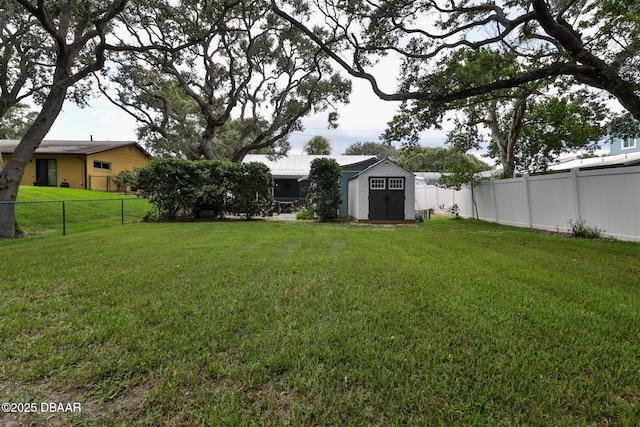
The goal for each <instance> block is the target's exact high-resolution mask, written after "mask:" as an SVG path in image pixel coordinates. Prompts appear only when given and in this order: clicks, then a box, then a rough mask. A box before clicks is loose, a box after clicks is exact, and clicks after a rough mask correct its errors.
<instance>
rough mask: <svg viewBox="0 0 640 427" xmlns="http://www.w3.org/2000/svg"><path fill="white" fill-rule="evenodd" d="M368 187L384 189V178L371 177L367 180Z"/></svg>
mask: <svg viewBox="0 0 640 427" xmlns="http://www.w3.org/2000/svg"><path fill="white" fill-rule="evenodd" d="M369 189H370V190H384V189H385V179H384V178H371V179H370V180H369Z"/></svg>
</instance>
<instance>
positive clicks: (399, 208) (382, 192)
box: [369, 177, 404, 220]
mask: <svg viewBox="0 0 640 427" xmlns="http://www.w3.org/2000/svg"><path fill="white" fill-rule="evenodd" d="M369 219H370V220H385V219H394V220H397V219H404V178H386V177H385V178H382V177H380V178H377V177H371V178H369Z"/></svg>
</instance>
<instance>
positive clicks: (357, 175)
mask: <svg viewBox="0 0 640 427" xmlns="http://www.w3.org/2000/svg"><path fill="white" fill-rule="evenodd" d="M382 164H388V165H393V166H395V167H396V168H398V169H400V170H401V171H403V172H404V173H405V174H406V175H407V176H409V175H411V176H413V177H415V174H414V173H413V172H411V171H410V170H408V169H405V168H403V167H402V166H400V165H398V164H397V163H394V162H393V161H391V159H389V158H388V157H387V158H386V159H382V160H380V161H379V162H376V163H374V164H372V165H371V166H369V167H368V168H366V169H364V170H363V171H361V172H359V173H357V174H356V175H354V176H353V177H352V178H351V179H356V178H357V177H359V176H360V175H363V174H365V173H368V172H369V171H370V170H371V169H374V168H376V167H378V166H380V165H382Z"/></svg>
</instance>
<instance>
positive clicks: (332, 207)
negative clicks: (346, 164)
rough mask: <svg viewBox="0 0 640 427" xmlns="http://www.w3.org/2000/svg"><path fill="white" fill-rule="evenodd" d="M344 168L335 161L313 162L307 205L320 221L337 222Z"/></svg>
mask: <svg viewBox="0 0 640 427" xmlns="http://www.w3.org/2000/svg"><path fill="white" fill-rule="evenodd" d="M341 175H342V168H340V165H339V164H338V163H337V162H336V161H335V160H334V159H328V158H324V157H321V158H318V159H315V160H313V161H312V162H311V171H310V172H309V192H308V193H307V205H308V207H309V208H310V209H311V211H312V212H313V213H314V215H315V216H316V217H318V218H319V219H320V221H323V222H326V221H335V220H336V219H337V218H338V209H339V208H340V204H341V203H342V197H341V194H340V176H341Z"/></svg>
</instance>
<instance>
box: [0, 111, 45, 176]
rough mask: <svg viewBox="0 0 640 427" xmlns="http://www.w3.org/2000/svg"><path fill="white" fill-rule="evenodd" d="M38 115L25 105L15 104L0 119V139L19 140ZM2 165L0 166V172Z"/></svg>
mask: <svg viewBox="0 0 640 427" xmlns="http://www.w3.org/2000/svg"><path fill="white" fill-rule="evenodd" d="M37 115H38V113H36V112H35V111H31V110H30V107H29V106H28V105H26V104H15V105H14V106H13V107H11V108H9V109H8V111H7V112H6V113H5V114H4V115H3V116H2V117H0V139H20V138H22V136H23V135H24V134H25V132H26V131H27V129H29V128H30V127H31V125H32V124H33V122H34V120H35V119H36V116H37ZM1 169H2V165H0V170H1Z"/></svg>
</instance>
